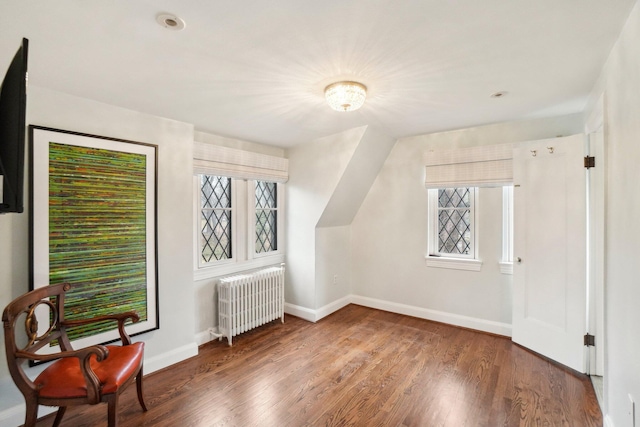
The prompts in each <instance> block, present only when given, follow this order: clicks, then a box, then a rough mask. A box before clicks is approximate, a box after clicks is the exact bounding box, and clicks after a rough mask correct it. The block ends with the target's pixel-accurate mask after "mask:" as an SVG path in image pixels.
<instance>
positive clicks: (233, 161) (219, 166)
mask: <svg viewBox="0 0 640 427" xmlns="http://www.w3.org/2000/svg"><path fill="white" fill-rule="evenodd" d="M193 173H194V174H205V175H220V176H228V177H231V178H239V179H256V180H260V181H270V182H287V180H288V179H289V160H288V159H285V158H283V157H276V156H268V155H266V154H259V153H254V152H251V151H244V150H237V149H235V148H228V147H221V146H218V145H213V144H206V143H203V142H197V141H195V142H194V143H193Z"/></svg>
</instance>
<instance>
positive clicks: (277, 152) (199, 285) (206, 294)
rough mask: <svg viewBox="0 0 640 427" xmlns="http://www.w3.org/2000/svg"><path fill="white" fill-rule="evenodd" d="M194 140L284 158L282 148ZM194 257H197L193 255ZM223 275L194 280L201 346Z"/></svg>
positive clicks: (214, 322)
mask: <svg viewBox="0 0 640 427" xmlns="http://www.w3.org/2000/svg"><path fill="white" fill-rule="evenodd" d="M194 140H195V141H197V142H204V143H207V144H213V145H218V146H222V147H228V148H235V149H237V150H244V151H251V152H254V153H260V154H266V155H268V156H276V157H284V155H285V150H284V149H283V148H279V147H272V146H268V145H264V144H258V143H255V142H250V141H244V140H240V139H234V138H227V137H223V136H219V135H213V134H210V133H205V132H199V131H196V132H194ZM194 185H196V186H197V181H196V182H195V184H192V188H193V186H194ZM285 206H286V201H285ZM194 240H195V237H194ZM192 250H195V242H192ZM195 256H196V257H197V256H198V255H197V254H195ZM194 263H195V260H194ZM194 268H195V264H194ZM214 274H215V273H214ZM224 275H225V274H220V275H219V276H212V277H208V278H206V279H202V280H195V282H194V292H195V307H194V312H195V319H196V324H195V331H194V332H195V333H196V340H197V342H198V344H203V343H205V342H207V341H210V340H211V336H210V334H209V332H208V330H209V328H214V329H215V328H217V326H218V306H217V301H218V295H217V283H218V279H219V278H220V277H221V276H224Z"/></svg>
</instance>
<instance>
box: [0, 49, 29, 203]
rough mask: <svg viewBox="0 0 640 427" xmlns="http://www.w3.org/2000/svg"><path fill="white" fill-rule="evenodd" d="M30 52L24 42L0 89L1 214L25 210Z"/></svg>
mask: <svg viewBox="0 0 640 427" xmlns="http://www.w3.org/2000/svg"><path fill="white" fill-rule="evenodd" d="M28 49H29V40H27V39H22V45H21V46H20V48H19V49H18V52H17V53H16V56H15V57H14V58H13V61H11V65H9V69H8V70H7V73H6V75H5V77H4V80H3V82H2V89H0V175H2V176H0V214H2V213H6V212H22V211H23V210H24V201H23V199H24V197H23V196H24V194H23V193H24V146H25V139H24V138H25V115H26V110H27V53H28V52H27V51H28Z"/></svg>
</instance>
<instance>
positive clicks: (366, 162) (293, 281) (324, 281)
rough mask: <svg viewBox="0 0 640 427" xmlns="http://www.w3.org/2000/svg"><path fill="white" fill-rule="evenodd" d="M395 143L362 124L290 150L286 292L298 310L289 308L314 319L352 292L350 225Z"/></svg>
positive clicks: (291, 304) (287, 298) (332, 308)
mask: <svg viewBox="0 0 640 427" xmlns="http://www.w3.org/2000/svg"><path fill="white" fill-rule="evenodd" d="M394 143H395V140H394V139H393V138H392V137H390V136H389V135H387V134H386V133H385V132H383V131H381V130H380V129H377V128H375V127H372V126H363V127H359V128H355V129H351V130H348V131H345V132H342V133H339V134H336V135H332V136H328V137H325V138H320V139H318V140H315V141H312V142H310V143H304V144H300V145H298V146H296V147H294V148H292V149H290V150H289V152H288V155H289V156H288V157H289V182H288V183H287V216H286V218H287V272H288V275H287V286H286V293H285V296H286V300H287V303H289V305H288V306H289V308H291V306H296V307H295V309H296V310H298V311H292V310H289V312H292V313H294V314H297V315H299V316H302V317H304V318H306V319H308V320H316V319H319V318H321V317H323V316H324V315H326V314H328V313H329V312H331V311H333V310H335V309H338V308H340V303H339V301H340V300H344V297H347V296H348V295H350V293H351V280H350V271H349V264H350V256H349V254H350V240H351V239H350V227H349V226H350V224H351V222H352V220H353V218H354V216H355V215H356V213H357V212H358V209H359V207H360V205H361V203H362V200H364V198H365V197H366V195H367V193H368V191H369V188H370V187H371V183H372V182H373V181H374V180H375V178H376V176H377V175H378V172H379V170H380V168H381V167H382V164H383V163H384V161H385V159H386V157H387V155H388V153H389V151H390V150H391V147H392V146H393V144H394ZM334 276H336V279H335V280H334ZM336 302H338V305H336V304H335V303H336ZM344 304H346V302H344V301H343V303H342V305H344ZM327 305H331V307H329V308H327V307H325V306H327ZM323 307H324V308H323ZM321 308H322V310H321V311H317V309H321ZM300 310H302V311H300Z"/></svg>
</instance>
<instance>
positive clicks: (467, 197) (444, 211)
mask: <svg viewBox="0 0 640 427" xmlns="http://www.w3.org/2000/svg"><path fill="white" fill-rule="evenodd" d="M437 191H438V206H437V211H438V213H437V216H438V222H437V236H438V242H437V249H436V254H438V255H443V256H453V257H464V258H473V256H474V246H473V243H474V238H473V237H474V236H473V231H474V230H473V226H474V224H473V223H474V203H473V201H474V193H475V191H474V188H472V187H466V188H443V189H439V190H437Z"/></svg>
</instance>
